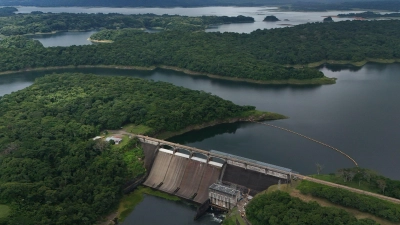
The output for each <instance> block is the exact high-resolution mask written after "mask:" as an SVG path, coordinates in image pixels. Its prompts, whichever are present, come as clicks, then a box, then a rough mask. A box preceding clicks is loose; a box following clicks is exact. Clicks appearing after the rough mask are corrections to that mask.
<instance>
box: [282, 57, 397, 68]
mask: <svg viewBox="0 0 400 225" xmlns="http://www.w3.org/2000/svg"><path fill="white" fill-rule="evenodd" d="M397 62H400V59H374V58H367V59H365V60H362V61H358V62H353V61H349V60H321V61H319V62H313V63H308V64H305V65H285V66H286V67H294V68H302V67H310V68H316V67H319V66H321V65H323V64H330V65H353V66H356V67H363V66H364V65H365V64H367V63H381V64H392V63H397Z"/></svg>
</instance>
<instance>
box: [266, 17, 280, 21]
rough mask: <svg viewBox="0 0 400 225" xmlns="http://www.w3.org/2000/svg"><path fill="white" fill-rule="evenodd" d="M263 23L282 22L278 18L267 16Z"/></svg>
mask: <svg viewBox="0 0 400 225" xmlns="http://www.w3.org/2000/svg"><path fill="white" fill-rule="evenodd" d="M263 21H267V22H276V21H280V20H279V19H278V18H276V16H266V17H265V18H264V20H263Z"/></svg>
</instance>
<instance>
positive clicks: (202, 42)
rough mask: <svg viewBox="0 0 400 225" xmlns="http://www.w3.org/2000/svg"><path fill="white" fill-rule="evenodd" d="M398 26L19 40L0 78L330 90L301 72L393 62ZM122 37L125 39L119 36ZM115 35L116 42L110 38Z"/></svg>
mask: <svg viewBox="0 0 400 225" xmlns="http://www.w3.org/2000/svg"><path fill="white" fill-rule="evenodd" d="M399 25H400V21H396V20H391V21H344V22H337V23H313V24H304V25H298V26H295V27H288V28H280V29H273V30H257V31H254V32H252V33H250V34H238V33H206V32H187V31H164V32H159V33H153V34H150V33H145V32H136V31H134V32H133V33H130V32H132V30H130V29H122V30H116V31H112V30H111V31H108V34H107V36H105V37H101V35H99V36H96V39H97V38H100V39H103V38H104V39H108V38H110V37H111V38H113V41H114V43H112V44H100V45H86V46H70V47H52V48H44V47H42V46H39V44H38V43H36V44H29V42H35V41H32V40H29V39H26V38H25V39H24V38H23V37H16V36H15V37H9V38H5V39H3V40H1V41H0V48H1V51H2V54H1V55H0V62H1V64H2V67H1V68H0V70H1V71H2V72H6V71H19V70H26V69H34V68H44V67H65V66H113V67H118V66H126V67H132V68H143V69H151V68H155V67H163V68H170V69H178V70H179V69H184V70H187V72H188V73H195V74H206V75H210V76H215V75H218V76H219V77H221V78H228V79H237V80H248V81H256V82H265V83H268V82H271V81H281V83H284V82H286V83H289V82H293V83H296V82H297V83H334V80H332V79H328V78H325V77H324V75H323V74H322V73H321V72H319V71H318V70H316V69H313V68H308V66H310V65H311V66H316V65H320V64H322V63H324V62H331V63H358V64H361V65H362V64H363V63H365V62H367V61H379V62H385V61H388V62H392V61H394V60H398V59H399V58H400V49H399V46H400V45H399V42H400V40H399V39H398V37H399V36H400V31H399V30H398V29H394V28H395V27H398V26H399ZM125 31H126V32H128V34H127V35H124V32H125ZM112 32H117V34H118V33H119V34H120V35H110V34H112Z"/></svg>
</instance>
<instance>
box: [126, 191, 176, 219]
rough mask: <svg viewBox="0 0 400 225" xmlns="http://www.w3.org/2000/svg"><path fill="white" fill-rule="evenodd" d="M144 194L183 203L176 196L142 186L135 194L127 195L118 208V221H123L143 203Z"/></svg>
mask: <svg viewBox="0 0 400 225" xmlns="http://www.w3.org/2000/svg"><path fill="white" fill-rule="evenodd" d="M144 194H148V195H153V196H157V197H160V198H164V199H167V200H170V201H181V199H180V198H179V197H176V196H174V195H169V194H167V193H164V192H160V191H156V190H153V189H151V188H148V187H143V186H140V187H138V188H137V189H136V190H135V191H134V192H132V193H131V194H129V195H125V196H124V197H123V198H122V200H121V202H120V204H119V207H118V219H119V221H123V220H124V219H125V218H126V217H127V216H128V215H129V214H130V213H131V212H132V211H133V210H134V209H135V207H136V206H137V205H138V204H139V203H140V202H141V201H143V198H144Z"/></svg>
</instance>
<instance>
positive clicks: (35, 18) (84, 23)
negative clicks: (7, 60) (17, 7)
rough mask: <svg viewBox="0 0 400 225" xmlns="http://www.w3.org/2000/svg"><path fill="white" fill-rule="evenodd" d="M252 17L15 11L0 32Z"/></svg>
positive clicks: (180, 26)
mask: <svg viewBox="0 0 400 225" xmlns="http://www.w3.org/2000/svg"><path fill="white" fill-rule="evenodd" d="M253 22H254V18H252V17H247V16H236V17H228V16H202V17H188V16H177V15H162V16H159V15H154V14H143V15H140V14H139V15H122V14H116V13H110V14H103V13H97V14H85V13H79V14H72V13H40V12H33V13H31V14H17V15H15V16H12V17H8V18H4V19H2V20H0V34H3V35H6V36H8V35H22V34H29V33H39V32H41V33H47V32H57V31H66V30H98V29H123V28H136V29H139V28H140V29H144V28H153V27H157V28H159V29H165V30H186V31H201V30H204V29H205V28H206V27H207V26H209V25H213V24H224V23H253Z"/></svg>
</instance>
